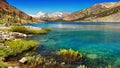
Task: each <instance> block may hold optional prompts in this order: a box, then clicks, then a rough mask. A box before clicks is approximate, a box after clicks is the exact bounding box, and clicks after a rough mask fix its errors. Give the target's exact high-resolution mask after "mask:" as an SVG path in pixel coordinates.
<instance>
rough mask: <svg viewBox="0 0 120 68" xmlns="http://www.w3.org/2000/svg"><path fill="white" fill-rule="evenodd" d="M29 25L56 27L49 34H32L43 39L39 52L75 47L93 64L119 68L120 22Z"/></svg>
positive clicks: (40, 40)
mask: <svg viewBox="0 0 120 68" xmlns="http://www.w3.org/2000/svg"><path fill="white" fill-rule="evenodd" d="M28 25H29V26H35V27H51V28H53V30H52V31H51V32H49V33H48V34H46V35H35V36H32V37H29V39H34V40H37V41H39V42H40V45H41V47H40V48H39V49H38V52H39V53H40V52H42V51H43V53H47V54H48V53H51V52H54V51H57V50H59V49H69V48H72V49H74V50H78V51H79V52H80V53H83V54H84V55H85V56H87V57H88V58H90V59H91V60H92V61H93V62H90V63H91V64H98V65H102V66H105V65H108V66H109V67H110V65H111V67H112V68H113V67H114V68H120V24H119V23H114V24H113V23H85V22H83V23H82V22H46V23H37V24H28ZM47 54H46V55H47ZM48 56H49V55H48ZM96 60H97V61H96ZM103 68H105V67H103Z"/></svg>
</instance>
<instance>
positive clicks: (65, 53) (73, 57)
mask: <svg viewBox="0 0 120 68" xmlns="http://www.w3.org/2000/svg"><path fill="white" fill-rule="evenodd" d="M57 55H58V56H60V57H61V58H63V59H64V61H67V62H68V61H69V62H74V61H77V60H80V59H82V57H83V55H82V54H81V53H79V52H78V51H74V50H72V49H69V50H66V49H61V50H60V51H58V52H57Z"/></svg>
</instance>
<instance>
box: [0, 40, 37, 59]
mask: <svg viewBox="0 0 120 68" xmlns="http://www.w3.org/2000/svg"><path fill="white" fill-rule="evenodd" d="M36 47H38V42H36V41H33V40H29V41H27V40H23V39H17V40H12V41H6V42H5V46H3V47H0V57H1V56H2V57H8V56H10V55H13V56H16V55H17V54H18V53H22V52H23V51H26V50H29V49H32V48H36Z"/></svg>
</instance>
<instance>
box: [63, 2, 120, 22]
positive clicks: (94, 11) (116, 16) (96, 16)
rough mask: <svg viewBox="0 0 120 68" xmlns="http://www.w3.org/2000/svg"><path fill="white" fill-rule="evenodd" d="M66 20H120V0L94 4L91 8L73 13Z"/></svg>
mask: <svg viewBox="0 0 120 68" xmlns="http://www.w3.org/2000/svg"><path fill="white" fill-rule="evenodd" d="M63 20H64V21H85V22H120V2H109V3H101V4H96V5H93V6H92V7H90V8H87V9H83V10H81V11H78V12H75V13H72V14H71V15H68V16H66V17H64V18H63Z"/></svg>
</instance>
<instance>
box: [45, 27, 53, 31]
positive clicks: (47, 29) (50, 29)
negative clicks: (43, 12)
mask: <svg viewBox="0 0 120 68" xmlns="http://www.w3.org/2000/svg"><path fill="white" fill-rule="evenodd" d="M44 30H45V31H52V28H49V27H46V28H44Z"/></svg>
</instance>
